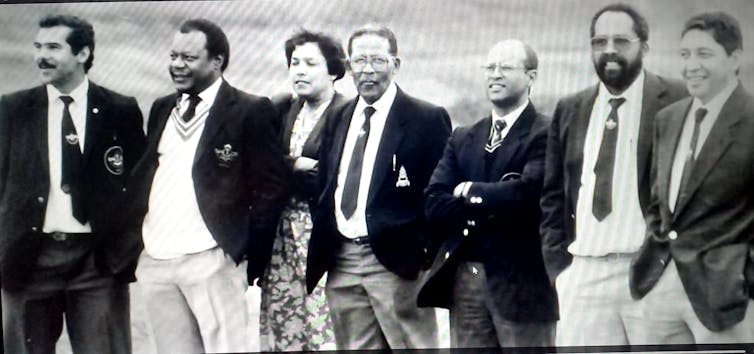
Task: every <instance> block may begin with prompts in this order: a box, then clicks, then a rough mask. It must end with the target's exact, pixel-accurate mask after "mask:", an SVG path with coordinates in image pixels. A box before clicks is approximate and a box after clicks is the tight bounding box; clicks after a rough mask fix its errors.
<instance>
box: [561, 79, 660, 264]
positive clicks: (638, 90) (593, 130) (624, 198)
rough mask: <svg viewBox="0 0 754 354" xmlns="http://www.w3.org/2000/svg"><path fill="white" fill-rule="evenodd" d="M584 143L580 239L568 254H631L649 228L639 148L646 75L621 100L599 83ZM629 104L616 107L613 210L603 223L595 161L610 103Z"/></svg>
mask: <svg viewBox="0 0 754 354" xmlns="http://www.w3.org/2000/svg"><path fill="white" fill-rule="evenodd" d="M598 90H599V91H598V94H597V98H596V99H595V101H594V106H592V113H591V116H590V117H589V126H588V128H587V132H586V137H585V139H584V160H583V164H582V170H581V177H580V179H581V188H579V193H578V201H577V204H576V239H575V240H574V242H573V243H571V245H570V246H569V247H568V251H569V252H570V253H571V254H573V255H576V256H591V257H600V256H604V255H607V254H610V253H633V252H636V251H637V250H638V249H639V247H641V244H642V242H643V241H644V233H645V231H646V227H645V224H644V216H643V214H642V212H641V204H640V203H639V186H638V176H637V170H638V168H637V166H638V161H637V147H638V144H637V142H638V140H639V130H640V129H639V128H640V124H641V109H642V98H643V97H644V72H641V73H640V74H639V76H638V77H637V78H636V80H634V82H633V83H632V84H631V86H630V87H629V88H628V89H626V91H624V92H623V93H622V94H621V95H620V96H613V95H612V94H611V93H610V92H609V91H608V90H607V87H605V85H604V84H603V83H600V85H599V89H598ZM618 97H622V98H625V99H626V101H625V102H623V104H622V105H620V107H618V127H617V128H618V137H617V142H616V149H615V162H614V165H613V168H614V169H613V181H612V188H613V190H612V211H611V212H610V214H608V215H607V216H606V217H605V218H604V219H602V220H601V221H600V220H597V218H595V217H594V214H592V201H593V199H594V193H600V192H601V191H595V190H594V188H595V183H596V174H595V173H594V166H595V165H596V163H597V157H598V155H599V150H600V146H601V145H602V133H603V132H604V129H605V122H606V121H607V117H608V115H609V114H610V111H611V110H612V107H611V106H610V103H609V101H610V99H612V98H618Z"/></svg>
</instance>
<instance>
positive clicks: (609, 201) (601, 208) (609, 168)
mask: <svg viewBox="0 0 754 354" xmlns="http://www.w3.org/2000/svg"><path fill="white" fill-rule="evenodd" d="M623 102H626V99H625V98H611V99H610V101H609V103H610V107H611V109H610V114H609V115H608V116H607V121H606V122H605V128H604V129H603V131H602V144H601V145H600V151H599V154H598V155H597V163H595V164H594V174H595V176H596V177H595V181H594V197H593V199H592V214H593V215H594V217H595V218H597V220H598V221H602V219H604V218H605V217H606V216H608V215H609V214H610V212H611V211H612V210H613V169H614V167H615V146H616V145H617V143H618V107H620V105H622V104H623Z"/></svg>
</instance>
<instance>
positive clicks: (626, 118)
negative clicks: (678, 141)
mask: <svg viewBox="0 0 754 354" xmlns="http://www.w3.org/2000/svg"><path fill="white" fill-rule="evenodd" d="M590 34H591V36H592V39H591V48H592V61H593V63H594V68H595V71H596V72H597V76H598V77H599V78H600V83H599V84H597V85H595V86H592V87H589V88H587V89H585V90H583V91H581V92H578V93H576V94H573V95H571V96H568V97H566V98H563V99H561V100H560V101H559V102H558V104H557V106H556V108H555V112H554V114H553V122H552V125H551V126H550V131H549V133H548V142H547V156H546V162H545V181H544V187H543V191H542V200H541V207H542V222H541V225H540V233H541V235H542V252H543V256H544V260H545V265H546V267H547V272H548V275H549V277H550V280H551V281H552V282H553V283H554V284H555V288H556V290H557V294H558V300H559V310H560V321H559V322H558V326H557V337H556V344H557V345H578V346H581V345H626V344H629V343H632V342H633V339H634V338H635V333H636V330H637V328H640V327H641V326H643V325H644V324H643V323H642V318H641V314H640V313H638V310H637V306H636V301H635V300H633V299H632V298H631V294H630V292H629V288H628V275H629V269H630V263H631V257H632V256H633V255H634V254H635V253H636V252H637V251H638V250H639V247H640V246H641V244H642V242H643V239H644V233H645V223H644V213H645V211H646V208H647V206H648V204H649V194H650V161H651V151H652V126H653V117H654V115H655V113H656V112H657V111H658V110H660V109H661V108H663V107H665V106H666V105H668V104H670V103H672V102H674V101H676V100H678V99H680V98H681V97H683V96H685V95H686V92H685V90H684V88H683V85H682V84H681V83H680V82H675V81H670V80H668V79H666V78H662V77H659V76H656V75H654V74H652V73H649V72H647V71H645V70H644V69H643V58H644V56H645V55H646V54H647V52H648V50H649V46H648V44H647V40H648V37H649V29H648V26H647V22H646V20H645V19H644V18H643V17H642V16H641V15H640V14H639V13H638V12H637V11H636V10H635V9H633V8H632V7H630V6H628V5H624V4H612V5H608V6H606V7H604V8H602V9H600V10H599V11H597V13H596V14H595V15H594V17H593V18H592V23H591V27H590Z"/></svg>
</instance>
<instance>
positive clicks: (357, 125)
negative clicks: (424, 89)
mask: <svg viewBox="0 0 754 354" xmlns="http://www.w3.org/2000/svg"><path fill="white" fill-rule="evenodd" d="M397 92H398V89H397V87H396V86H395V83H393V82H391V83H390V85H389V86H388V89H387V90H386V91H385V93H384V94H382V97H380V98H379V99H378V100H377V101H375V102H374V103H373V104H371V105H369V104H367V103H366V102H365V101H364V99H363V98H361V96H359V100H358V102H357V103H356V108H355V109H354V110H353V116H352V117H351V124H350V125H349V127H348V134H347V135H346V142H345V145H343V154H342V157H341V159H340V167H339V169H338V184H337V186H336V187H335V221H336V222H337V223H338V231H340V233H341V234H343V236H345V237H348V238H356V237H361V236H366V235H367V233H368V231H367V220H366V204H367V197H368V196H369V187H370V185H371V182H372V173H373V169H374V162H375V159H376V158H377V149H378V148H379V147H380V141H381V140H382V132H383V131H384V130H385V122H386V121H387V115H388V113H389V112H390V107H391V106H392V105H393V101H395V95H396V93H397ZM367 106H372V107H374V109H375V111H374V114H372V117H371V118H369V138H368V139H367V146H366V149H365V150H364V159H363V160H362V164H361V181H360V182H359V196H358V199H357V202H356V211H354V213H353V215H351V218H350V219H346V217H345V216H344V215H343V211H341V208H340V205H341V202H342V200H343V186H344V185H345V183H346V175H347V174H348V165H349V164H350V163H351V156H352V155H353V148H354V145H356V138H357V137H358V134H359V131H361V126H362V125H363V124H364V108H366V107H367ZM378 173H380V172H379V171H378Z"/></svg>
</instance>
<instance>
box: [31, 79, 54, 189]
mask: <svg viewBox="0 0 754 354" xmlns="http://www.w3.org/2000/svg"><path fill="white" fill-rule="evenodd" d="M30 98H31V99H30V100H29V102H28V106H27V108H28V109H29V118H30V119H29V121H30V124H31V126H32V129H33V131H34V132H35V133H34V135H35V137H36V139H34V140H35V146H34V150H36V152H35V153H36V154H38V157H39V161H42V162H43V163H44V164H43V165H44V169H43V170H44V171H43V172H42V173H44V174H45V176H46V178H47V180H49V179H50V176H49V171H50V157H49V154H50V152H49V149H48V146H47V140H48V137H47V134H48V131H47V112H48V104H49V103H48V102H47V89H46V88H45V86H40V87H39V88H38V89H37V90H36V92H34V93H33V94H32V95H31V97H30Z"/></svg>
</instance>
